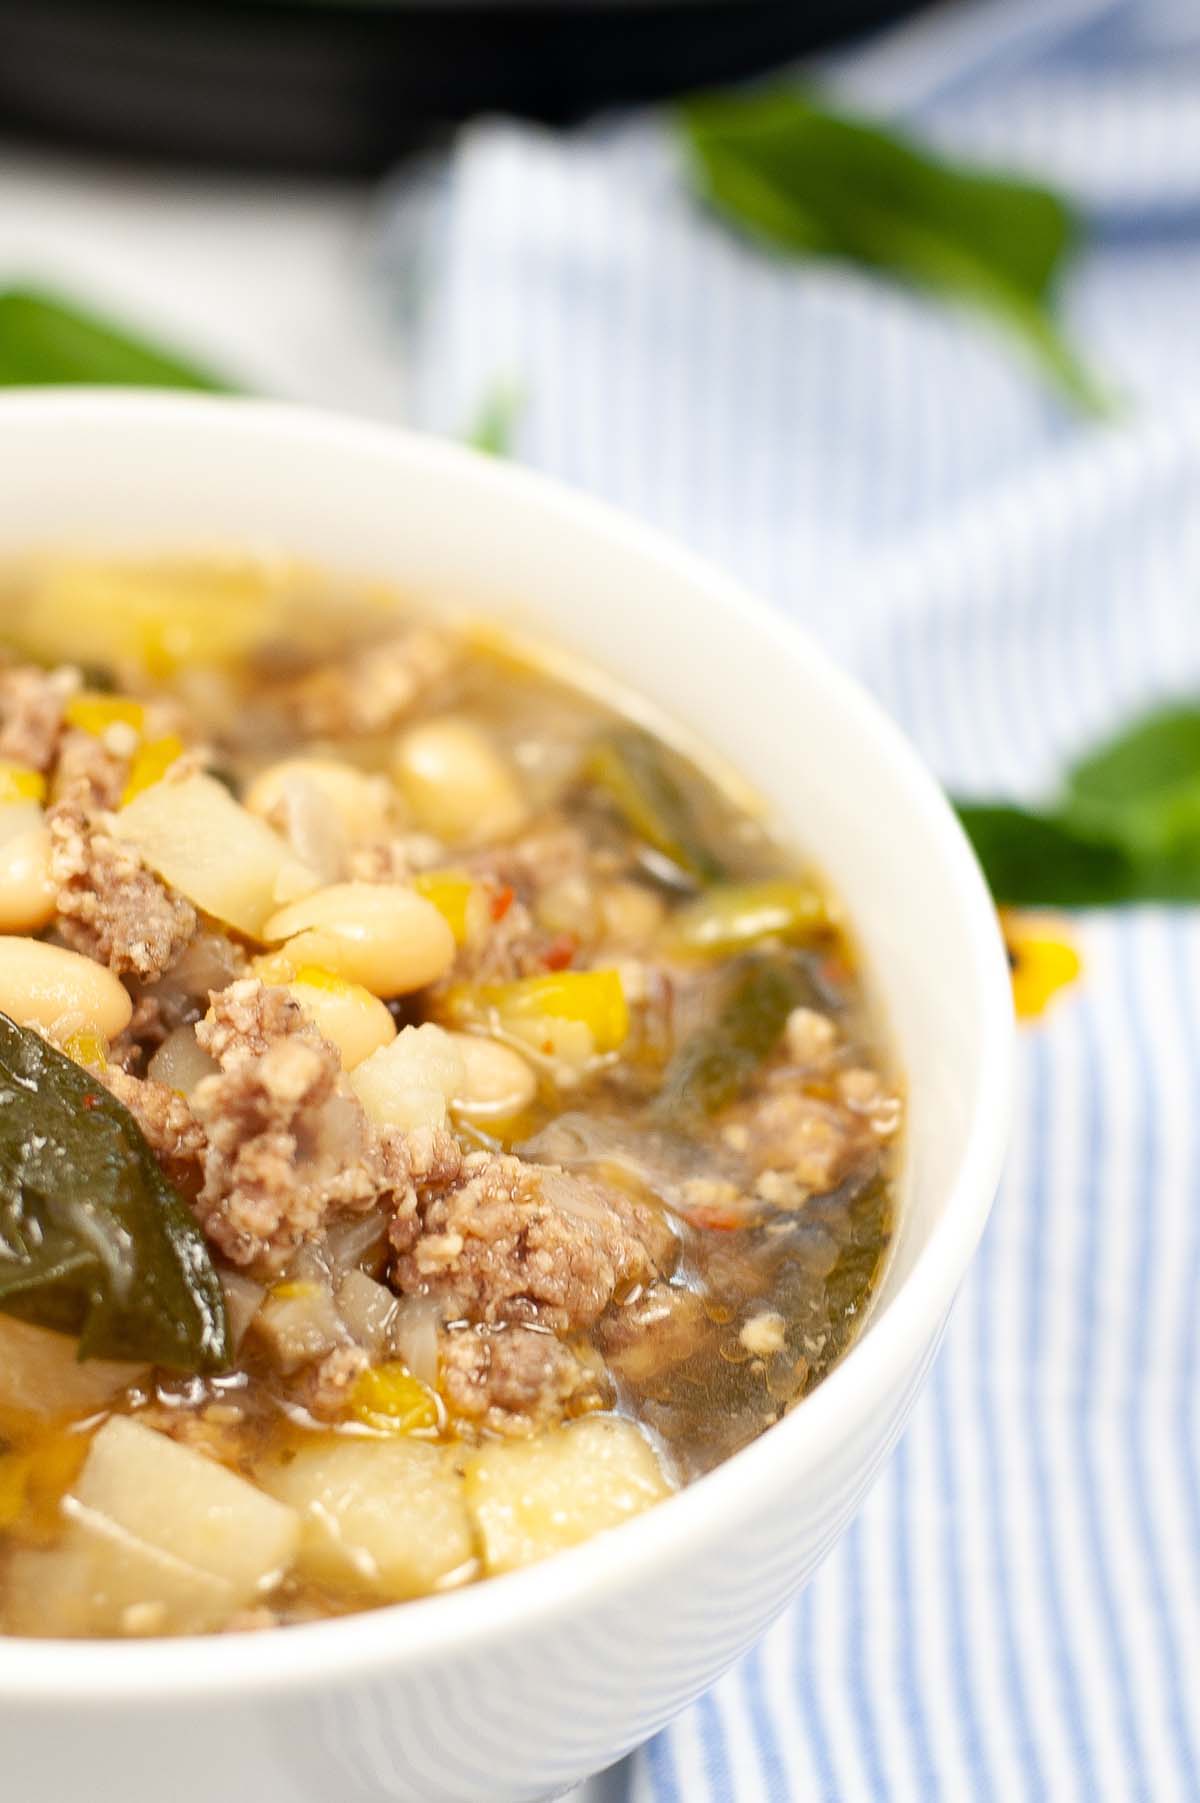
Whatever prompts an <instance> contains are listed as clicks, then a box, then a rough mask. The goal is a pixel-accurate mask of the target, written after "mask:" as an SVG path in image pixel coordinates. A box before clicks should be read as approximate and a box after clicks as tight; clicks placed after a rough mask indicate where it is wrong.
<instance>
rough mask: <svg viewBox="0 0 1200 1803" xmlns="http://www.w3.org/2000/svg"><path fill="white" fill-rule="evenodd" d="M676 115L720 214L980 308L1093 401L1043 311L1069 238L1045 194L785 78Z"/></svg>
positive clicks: (798, 248) (1076, 395) (795, 249)
mask: <svg viewBox="0 0 1200 1803" xmlns="http://www.w3.org/2000/svg"><path fill="white" fill-rule="evenodd" d="M681 120H682V127H683V132H684V137H685V141H686V143H687V145H688V148H689V150H690V153H691V156H692V159H693V163H694V165H695V170H696V179H697V184H698V186H699V188H700V191H701V193H702V194H703V195H704V197H705V198H706V199H707V200H708V201H709V202H710V203H711V204H712V206H714V207H715V208H716V209H717V211H718V212H720V213H722V214H723V215H724V216H725V217H726V218H728V219H729V220H731V221H732V222H733V223H734V224H736V225H738V226H739V227H741V228H742V229H743V230H745V231H748V232H750V233H751V234H752V235H753V236H755V237H757V238H759V239H761V240H764V241H765V242H767V243H768V244H770V245H772V246H774V247H775V248H776V249H779V250H783V251H787V252H790V253H792V254H800V255H810V254H814V253H815V254H823V255H827V256H834V257H842V258H846V259H848V260H849V261H851V262H854V263H859V264H866V265H867V266H869V267H872V268H875V269H879V270H882V271H884V272H886V273H887V274H890V275H894V276H898V277H900V278H901V279H903V280H905V281H909V282H914V283H917V284H918V285H920V286H923V287H927V288H932V289H934V290H937V291H938V292H941V293H944V294H948V295H951V296H954V297H957V298H958V299H960V300H963V301H966V302H969V303H971V304H973V305H976V306H979V307H982V308H984V309H985V310H986V311H988V312H989V313H991V314H992V315H993V317H994V318H996V319H997V320H998V321H1000V322H1001V323H1002V324H1004V325H1006V326H1007V327H1008V328H1009V329H1010V330H1011V331H1013V332H1014V333H1015V334H1016V335H1017V336H1018V337H1019V338H1020V339H1021V340H1022V341H1023V343H1024V344H1025V346H1026V348H1027V349H1028V350H1029V352H1030V353H1031V354H1032V355H1033V357H1034V359H1035V360H1036V361H1037V362H1038V363H1039V364H1040V365H1041V367H1042V368H1043V369H1044V370H1045V371H1046V372H1047V373H1048V374H1049V375H1051V376H1052V377H1053V378H1054V379H1055V380H1056V381H1057V382H1058V383H1059V385H1060V386H1061V387H1062V389H1063V390H1064V392H1066V393H1067V394H1068V395H1069V396H1070V398H1071V399H1072V400H1073V401H1074V402H1076V403H1077V404H1078V405H1080V406H1082V407H1084V408H1087V409H1089V410H1092V411H1103V410H1107V405H1108V403H1107V401H1106V399H1105V397H1104V396H1103V395H1102V394H1101V393H1100V390H1099V388H1098V387H1097V385H1096V383H1095V382H1094V380H1093V378H1092V377H1091V375H1090V374H1089V372H1088V371H1087V370H1086V368H1085V367H1084V365H1083V364H1082V362H1081V361H1080V359H1079V358H1078V357H1077V356H1076V354H1075V352H1074V351H1073V350H1072V349H1071V347H1070V346H1069V345H1068V344H1067V342H1066V340H1065V339H1064V338H1063V337H1062V335H1061V333H1060V332H1059V331H1058V329H1057V327H1056V325H1055V323H1054V319H1053V315H1052V312H1051V301H1052V290H1053V286H1054V282H1055V279H1056V277H1057V276H1058V275H1059V273H1060V272H1061V269H1062V267H1063V264H1064V262H1065V260H1066V258H1067V255H1068V253H1069V252H1070V251H1071V249H1072V248H1073V246H1074V244H1075V242H1076V239H1077V235H1078V234H1077V227H1076V225H1075V221H1074V219H1073V217H1072V215H1071V213H1070V212H1069V210H1068V208H1067V207H1066V205H1065V204H1064V202H1063V201H1062V200H1061V199H1059V198H1058V196H1057V195H1055V194H1053V193H1051V192H1050V191H1049V190H1048V189H1045V188H1042V187H1038V186H1035V185H1034V184H1032V183H1030V182H1025V181H1019V180H1015V179H1012V178H1010V177H1007V176H1004V175H998V174H993V173H990V172H984V171H981V170H976V169H967V168H960V167H957V166H955V165H953V164H951V163H949V162H947V161H946V160H944V159H942V158H938V157H935V156H933V155H931V154H929V153H927V152H926V151H924V150H922V149H920V148H919V147H918V146H917V145H916V144H915V143H912V142H910V141H909V140H908V139H906V138H904V137H902V136H900V135H898V134H896V133H893V132H889V131H885V130H883V129H881V128H880V127H879V126H877V125H872V124H868V123H866V122H864V121H860V120H857V119H850V118H845V117H842V116H840V115H838V114H836V113H833V112H830V111H829V110H828V109H826V108H824V107H822V106H820V105H818V104H817V103H816V102H815V101H814V100H813V99H812V98H811V97H809V96H808V95H806V94H805V93H803V92H802V91H800V90H799V89H797V88H794V87H787V88H771V89H763V90H757V91H755V92H751V93H746V94H738V95H711V96H700V97H698V98H696V99H694V100H691V101H689V102H687V103H686V105H685V106H684V107H683V109H682V113H681Z"/></svg>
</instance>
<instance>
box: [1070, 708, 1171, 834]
mask: <svg viewBox="0 0 1200 1803" xmlns="http://www.w3.org/2000/svg"><path fill="white" fill-rule="evenodd" d="M1197 784H1200V707H1193V706H1190V705H1188V704H1186V703H1181V704H1180V705H1178V706H1173V707H1167V708H1162V709H1161V710H1160V711H1158V712H1157V713H1153V714H1148V715H1145V716H1143V717H1142V718H1141V719H1140V720H1137V721H1135V722H1134V724H1133V725H1132V726H1130V727H1128V728H1127V729H1126V730H1125V731H1124V732H1122V733H1119V734H1118V735H1117V737H1116V738H1115V739H1111V740H1109V741H1108V743H1107V744H1104V745H1101V746H1100V747H1099V748H1098V749H1097V750H1095V751H1093V752H1091V753H1089V755H1088V756H1087V757H1085V758H1082V759H1081V760H1080V761H1079V762H1078V763H1077V764H1076V765H1075V766H1074V768H1073V769H1071V770H1070V771H1069V772H1068V775H1067V789H1068V792H1069V794H1070V795H1071V796H1072V797H1073V798H1074V799H1076V800H1078V801H1079V802H1081V803H1084V804H1086V805H1088V806H1090V807H1095V808H1099V807H1108V808H1130V807H1137V806H1138V805H1140V804H1143V803H1145V802H1146V801H1147V800H1148V799H1149V798H1151V797H1155V796H1162V795H1163V794H1164V793H1165V792H1166V791H1168V790H1171V789H1176V788H1179V787H1181V786H1185V787H1187V786H1195V785H1197Z"/></svg>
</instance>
